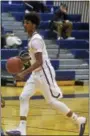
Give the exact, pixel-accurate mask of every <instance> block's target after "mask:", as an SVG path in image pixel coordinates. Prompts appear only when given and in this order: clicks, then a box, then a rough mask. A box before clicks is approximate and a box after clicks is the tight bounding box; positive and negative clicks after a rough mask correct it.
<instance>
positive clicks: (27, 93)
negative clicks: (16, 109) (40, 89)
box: [6, 75, 35, 135]
mask: <svg viewBox="0 0 90 136" xmlns="http://www.w3.org/2000/svg"><path fill="white" fill-rule="evenodd" d="M34 93H35V80H34V77H33V75H31V77H30V78H29V79H28V80H27V82H26V84H25V86H24V88H23V91H22V93H21V95H20V98H19V99H20V124H19V127H18V128H16V129H13V130H8V131H6V133H7V134H9V135H15V134H18V135H20V134H22V135H26V123H27V115H28V111H29V100H30V97H31V96H32V95H33V94H34Z"/></svg>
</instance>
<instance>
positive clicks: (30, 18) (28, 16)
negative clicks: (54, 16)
mask: <svg viewBox="0 0 90 136" xmlns="http://www.w3.org/2000/svg"><path fill="white" fill-rule="evenodd" d="M24 20H28V21H31V22H32V23H33V24H35V25H36V27H38V26H39V24H40V17H39V15H38V13H36V12H34V11H33V12H30V13H26V14H25V16H24Z"/></svg>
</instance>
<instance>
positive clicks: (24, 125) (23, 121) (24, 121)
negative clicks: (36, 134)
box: [19, 120, 27, 128]
mask: <svg viewBox="0 0 90 136" xmlns="http://www.w3.org/2000/svg"><path fill="white" fill-rule="evenodd" d="M26 123H27V122H26V120H20V125H19V126H20V128H26Z"/></svg>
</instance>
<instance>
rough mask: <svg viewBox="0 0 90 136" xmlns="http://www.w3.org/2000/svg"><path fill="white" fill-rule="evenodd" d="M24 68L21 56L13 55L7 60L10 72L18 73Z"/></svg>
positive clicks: (7, 67)
mask: <svg viewBox="0 0 90 136" xmlns="http://www.w3.org/2000/svg"><path fill="white" fill-rule="evenodd" d="M22 68H23V63H22V60H21V59H20V58H19V57H11V58H9V59H8V60H7V63H6V69H7V71H8V73H10V74H17V73H19V72H21V70H22Z"/></svg>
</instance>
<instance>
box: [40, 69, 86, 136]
mask: <svg viewBox="0 0 90 136" xmlns="http://www.w3.org/2000/svg"><path fill="white" fill-rule="evenodd" d="M50 70H51V71H50ZM41 78H42V79H41V81H42V83H41V84H42V87H43V94H44V97H45V99H46V100H47V102H48V103H49V105H51V107H52V108H54V109H56V110H58V111H60V112H62V113H63V114H65V115H66V116H67V117H69V118H71V119H72V120H74V121H75V122H76V123H77V124H78V125H79V127H80V134H79V135H80V136H82V135H81V134H83V133H84V129H85V123H86V118H85V117H79V116H78V115H77V114H76V113H74V112H72V110H71V109H70V108H69V107H68V106H67V105H66V104H64V103H63V102H60V101H58V100H57V99H56V98H59V97H60V96H61V97H62V93H61V89H60V88H59V87H58V85H57V83H56V81H55V72H54V70H53V69H52V68H50V69H43V76H42V77H41ZM82 126H83V127H82Z"/></svg>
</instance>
